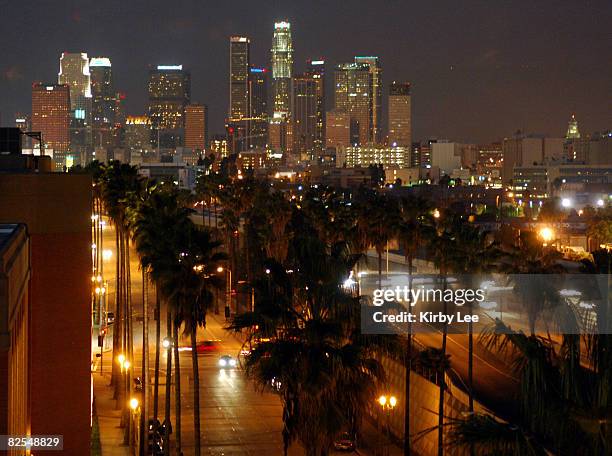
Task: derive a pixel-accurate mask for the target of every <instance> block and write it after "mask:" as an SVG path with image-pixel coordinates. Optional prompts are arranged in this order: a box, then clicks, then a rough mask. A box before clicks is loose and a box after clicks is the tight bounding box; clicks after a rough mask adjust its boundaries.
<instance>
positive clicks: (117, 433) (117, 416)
mask: <svg viewBox="0 0 612 456" xmlns="http://www.w3.org/2000/svg"><path fill="white" fill-rule="evenodd" d="M92 375H93V382H94V397H95V416H94V420H97V423H98V429H99V435H100V447H101V448H100V450H101V451H100V453H99V454H100V455H101V456H129V448H128V447H127V446H125V445H123V429H122V428H120V427H119V423H120V422H121V410H116V409H115V403H116V401H115V399H113V390H112V388H111V387H110V386H109V384H110V373H105V374H100V373H99V372H94V373H93V374H92ZM93 455H94V452H92V456H93Z"/></svg>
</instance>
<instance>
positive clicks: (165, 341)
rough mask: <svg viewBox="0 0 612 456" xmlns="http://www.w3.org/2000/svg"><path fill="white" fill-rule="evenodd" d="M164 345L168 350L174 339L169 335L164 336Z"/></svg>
mask: <svg viewBox="0 0 612 456" xmlns="http://www.w3.org/2000/svg"><path fill="white" fill-rule="evenodd" d="M162 347H164V348H165V349H166V350H167V349H169V348H170V347H172V340H170V339H169V338H168V337H164V340H163V341H162Z"/></svg>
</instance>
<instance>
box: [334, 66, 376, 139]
mask: <svg viewBox="0 0 612 456" xmlns="http://www.w3.org/2000/svg"><path fill="white" fill-rule="evenodd" d="M334 83H335V84H334V87H335V93H334V102H335V108H336V109H341V110H344V111H346V112H347V113H348V114H349V116H350V119H351V130H352V131H353V132H356V133H357V134H352V135H351V136H352V137H351V141H352V142H359V143H360V144H367V143H370V142H373V140H374V138H373V131H372V73H371V71H370V66H369V65H368V64H365V63H344V64H340V65H338V66H337V67H336V71H335V73H334ZM355 140H356V141H355Z"/></svg>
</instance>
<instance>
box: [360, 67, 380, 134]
mask: <svg viewBox="0 0 612 456" xmlns="http://www.w3.org/2000/svg"><path fill="white" fill-rule="evenodd" d="M355 63H356V64H358V65H368V68H369V69H370V74H371V75H372V89H371V93H370V103H371V108H370V109H371V113H370V124H371V127H370V128H371V129H372V139H371V141H372V142H375V143H377V144H380V143H381V142H382V125H381V121H382V87H383V86H382V68H381V66H380V62H379V61H378V57H374V56H366V57H355Z"/></svg>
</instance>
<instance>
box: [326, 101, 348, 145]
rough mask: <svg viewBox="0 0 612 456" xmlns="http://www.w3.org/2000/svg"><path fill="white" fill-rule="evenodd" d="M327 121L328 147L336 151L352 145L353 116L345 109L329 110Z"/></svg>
mask: <svg viewBox="0 0 612 456" xmlns="http://www.w3.org/2000/svg"><path fill="white" fill-rule="evenodd" d="M326 117H327V119H326V121H325V128H326V130H325V140H326V145H327V148H329V149H335V150H336V151H337V150H339V149H342V148H344V147H349V146H350V145H351V116H350V115H349V113H348V112H346V111H345V110H344V109H334V110H333V111H328V112H327V115H326Z"/></svg>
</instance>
